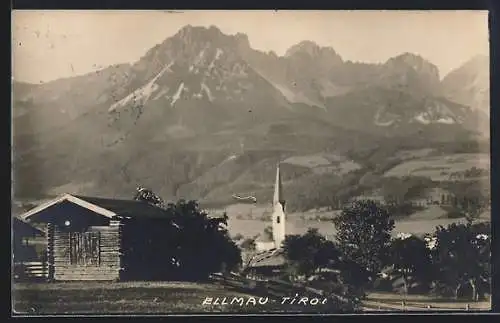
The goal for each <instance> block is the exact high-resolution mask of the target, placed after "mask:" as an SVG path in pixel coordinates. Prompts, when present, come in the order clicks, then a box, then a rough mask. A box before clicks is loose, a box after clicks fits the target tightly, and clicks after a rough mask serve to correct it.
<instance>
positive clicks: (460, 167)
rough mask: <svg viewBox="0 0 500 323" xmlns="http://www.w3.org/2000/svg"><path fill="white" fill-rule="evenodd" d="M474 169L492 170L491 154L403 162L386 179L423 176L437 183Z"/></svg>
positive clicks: (426, 158) (460, 155) (388, 173)
mask: <svg viewBox="0 0 500 323" xmlns="http://www.w3.org/2000/svg"><path fill="white" fill-rule="evenodd" d="M472 167H477V168H480V169H489V168H490V155H489V154H454V155H444V156H432V157H424V158H420V159H415V160H410V161H407V162H403V163H401V164H399V165H397V166H395V167H394V168H392V169H390V170H389V171H387V172H386V173H385V174H384V176H386V177H403V176H410V175H411V176H423V177H429V178H431V179H432V180H435V181H443V180H448V179H449V175H450V174H451V173H454V172H462V171H465V170H467V169H470V168H472Z"/></svg>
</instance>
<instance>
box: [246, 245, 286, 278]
mask: <svg viewBox="0 0 500 323" xmlns="http://www.w3.org/2000/svg"><path fill="white" fill-rule="evenodd" d="M285 266H286V260H285V257H284V254H283V250H282V249H271V250H268V251H265V252H261V253H258V254H257V255H255V256H254V257H253V258H252V259H251V260H250V261H249V263H248V265H247V266H246V268H245V269H244V273H245V276H246V277H247V278H249V279H254V280H269V279H279V278H280V277H282V276H283V274H284V269H285Z"/></svg>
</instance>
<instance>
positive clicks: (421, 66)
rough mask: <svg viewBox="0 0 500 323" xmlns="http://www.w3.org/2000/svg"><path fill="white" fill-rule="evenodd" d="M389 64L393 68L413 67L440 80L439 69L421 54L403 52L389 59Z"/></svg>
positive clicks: (418, 71)
mask: <svg viewBox="0 0 500 323" xmlns="http://www.w3.org/2000/svg"><path fill="white" fill-rule="evenodd" d="M386 65H387V66H390V67H393V68H408V67H409V68H411V69H413V70H414V71H415V72H417V73H420V74H427V75H429V76H432V77H434V78H436V79H438V80H439V69H438V67H437V66H436V65H434V64H432V63H431V62H429V61H428V60H426V59H425V58H423V57H422V56H420V55H416V54H413V53H408V52H406V53H403V54H401V55H398V56H395V57H392V58H390V59H388V60H387V62H386Z"/></svg>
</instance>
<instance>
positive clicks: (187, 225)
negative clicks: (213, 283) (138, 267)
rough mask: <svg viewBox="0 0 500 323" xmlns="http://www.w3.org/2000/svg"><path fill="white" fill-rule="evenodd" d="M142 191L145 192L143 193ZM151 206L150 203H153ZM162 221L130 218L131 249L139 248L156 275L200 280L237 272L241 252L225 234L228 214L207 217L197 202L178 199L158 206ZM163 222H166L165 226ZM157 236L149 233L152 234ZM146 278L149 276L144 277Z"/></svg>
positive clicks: (141, 257) (139, 197)
mask: <svg viewBox="0 0 500 323" xmlns="http://www.w3.org/2000/svg"><path fill="white" fill-rule="evenodd" d="M143 192H144V191H143ZM145 197H146V198H148V199H150V200H151V201H153V202H154V201H158V199H156V198H154V197H152V196H151V195H146V196H144V195H140V196H138V199H143V198H145ZM152 204H153V203H152ZM154 205H156V206H157V207H158V208H160V209H161V210H162V211H163V213H164V216H165V218H167V219H169V220H170V221H168V222H166V221H160V220H158V219H146V220H144V219H142V220H136V219H130V220H129V221H134V222H135V223H134V224H133V225H134V227H135V228H136V229H137V230H136V231H138V232H141V234H140V235H139V236H136V237H134V241H132V242H131V246H128V247H130V248H136V247H137V246H138V245H141V246H142V247H144V248H142V249H141V250H144V252H141V254H137V255H136V256H135V257H138V258H139V259H135V260H136V261H137V260H140V259H143V260H147V261H148V262H154V263H155V265H156V267H157V270H156V271H157V273H155V276H158V278H161V279H179V280H202V279H206V278H208V277H209V275H210V274H211V273H215V272H220V271H222V270H228V271H229V270H232V269H236V268H237V267H238V266H239V265H240V264H241V251H240V249H239V248H238V247H237V246H236V244H235V243H234V242H233V241H232V240H231V238H230V236H229V234H228V231H227V228H226V227H227V214H224V215H223V216H222V217H209V216H208V214H207V213H205V212H204V211H202V210H201V209H200V208H199V205H198V203H197V202H196V201H185V200H179V201H177V202H176V203H169V204H167V205H164V206H163V207H160V206H159V205H160V203H158V204H156V203H155V204H154ZM165 223H169V224H168V225H167V226H165V225H164V224H165ZM155 231H156V232H157V234H152V232H155ZM145 279H148V277H145Z"/></svg>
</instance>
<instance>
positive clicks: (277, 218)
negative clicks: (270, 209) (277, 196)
mask: <svg viewBox="0 0 500 323" xmlns="http://www.w3.org/2000/svg"><path fill="white" fill-rule="evenodd" d="M276 223H278V224H279V223H280V217H279V216H277V217H276Z"/></svg>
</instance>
